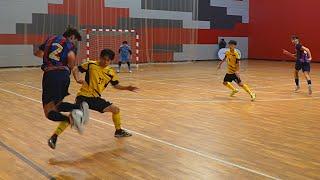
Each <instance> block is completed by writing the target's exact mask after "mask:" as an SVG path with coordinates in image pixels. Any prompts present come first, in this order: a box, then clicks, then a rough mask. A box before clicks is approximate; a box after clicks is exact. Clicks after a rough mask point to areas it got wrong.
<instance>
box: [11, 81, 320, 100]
mask: <svg viewBox="0 0 320 180" xmlns="http://www.w3.org/2000/svg"><path fill="white" fill-rule="evenodd" d="M16 84H18V85H21V86H25V87H29V88H32V89H36V90H39V91H42V89H41V88H37V87H34V86H31V85H27V84H23V83H16ZM270 93H271V92H270ZM71 95H72V96H74V95H73V94H71ZM226 97H227V96H226ZM112 99H113V100H128V101H151V102H174V103H214V104H216V103H239V102H248V103H250V102H251V101H250V99H249V98H248V100H244V99H243V100H231V99H230V100H176V99H150V98H112ZM315 99H320V97H301V98H279V99H262V100H259V99H258V100H256V101H255V102H276V101H297V100H315ZM255 102H252V103H255Z"/></svg>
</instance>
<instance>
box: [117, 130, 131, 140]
mask: <svg viewBox="0 0 320 180" xmlns="http://www.w3.org/2000/svg"><path fill="white" fill-rule="evenodd" d="M130 136H132V134H131V133H129V132H127V131H125V130H123V129H119V130H116V132H115V133H114V137H116V138H121V137H130Z"/></svg>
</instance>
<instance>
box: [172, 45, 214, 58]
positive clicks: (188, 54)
mask: <svg viewBox="0 0 320 180" xmlns="http://www.w3.org/2000/svg"><path fill="white" fill-rule="evenodd" d="M218 49H219V46H218V45H217V44H184V45H183V52H181V53H174V61H186V60H211V59H217V53H218Z"/></svg>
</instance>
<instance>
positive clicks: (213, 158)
mask: <svg viewBox="0 0 320 180" xmlns="http://www.w3.org/2000/svg"><path fill="white" fill-rule="evenodd" d="M0 90H1V91H4V92H7V93H9V94H14V95H16V96H19V97H22V98H26V99H28V100H31V101H33V102H37V103H42V102H41V101H38V100H36V99H33V98H30V97H27V96H24V95H22V94H18V93H15V92H13V91H9V90H6V89H3V88H0ZM90 119H92V120H93V121H96V122H99V123H102V124H106V125H109V126H114V125H112V124H109V123H106V122H104V121H100V120H98V119H95V118H90ZM126 130H128V131H130V132H132V133H134V134H137V135H139V136H142V137H144V138H146V139H149V140H152V141H156V142H159V143H162V144H165V145H168V146H171V147H174V148H176V149H180V150H183V151H186V152H189V153H191V154H196V155H198V156H201V157H203V158H208V159H211V160H214V161H216V162H219V163H221V164H224V165H229V166H232V167H235V168H238V169H242V170H245V171H248V172H251V173H253V174H257V175H260V176H263V177H267V178H270V179H276V180H278V179H280V178H277V177H274V176H271V175H268V174H265V173H262V172H259V171H256V170H253V169H250V168H247V167H244V166H241V165H238V164H235V163H232V162H229V161H226V160H223V159H220V158H217V157H215V156H210V155H208V154H204V153H201V152H198V151H195V150H192V149H188V148H185V147H182V146H179V145H176V144H173V143H170V142H167V141H164V140H160V139H157V138H154V137H151V136H148V135H145V134H142V133H139V132H136V131H132V130H129V129H126Z"/></svg>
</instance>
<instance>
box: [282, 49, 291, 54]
mask: <svg viewBox="0 0 320 180" xmlns="http://www.w3.org/2000/svg"><path fill="white" fill-rule="evenodd" d="M282 53H283V54H285V55H291V53H290V52H289V51H287V50H285V49H282Z"/></svg>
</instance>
